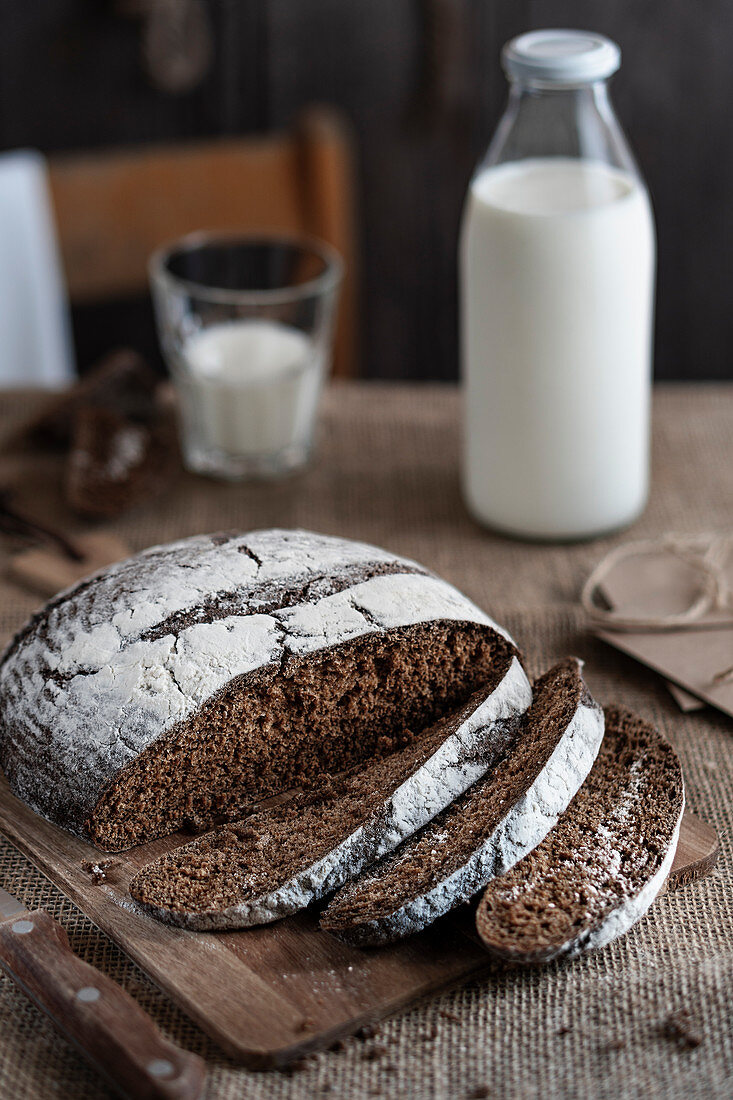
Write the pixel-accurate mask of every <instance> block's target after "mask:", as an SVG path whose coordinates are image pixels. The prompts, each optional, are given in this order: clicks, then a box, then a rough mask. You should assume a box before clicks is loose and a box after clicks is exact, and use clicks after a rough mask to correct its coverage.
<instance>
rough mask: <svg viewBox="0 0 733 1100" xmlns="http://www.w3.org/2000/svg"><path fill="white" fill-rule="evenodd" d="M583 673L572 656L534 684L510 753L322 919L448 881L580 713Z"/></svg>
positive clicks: (369, 916)
mask: <svg viewBox="0 0 733 1100" xmlns="http://www.w3.org/2000/svg"><path fill="white" fill-rule="evenodd" d="M583 687H584V685H583V680H582V677H581V674H580V669H579V666H578V662H577V661H576V660H574V659H569V660H567V661H563V662H562V663H560V664H558V665H556V666H555V667H554V668H552V669H551V670H550V671H549V672H547V673H546V674H545V675H544V676H542V677H541V678H540V679H539V680H538V681H537V682H536V683H535V685H534V688H533V693H534V701H533V703H532V705H531V707H530V708H529V710H528V711H527V714H526V715H525V718H524V723H523V732H522V735H521V737H520V739H519V740H518V741H516V742H514V743H512V744H511V746H510V752H509V755H508V756H507V758H506V759H505V760H504V761H502V762H501V763H499V764H498V765H497V766H496V767H494V768H492V769H491V770H490V772H489V774H488V775H487V777H486V778H485V779H479V780H478V782H477V783H475V784H474V786H473V787H471V788H470V789H469V790H468V791H466V793H465V794H463V795H461V796H460V797H459V798H457V799H456V800H455V801H454V802H453V803H451V805H450V806H448V807H447V809H445V810H443V811H442V813H440V814H438V816H437V817H436V818H435V819H434V820H433V821H432V822H431V823H430V824H429V825H428V826H426V827H425V828H424V829H423V830H422V832H420V833H418V834H416V836H415V837H413V838H412V839H411V840H410V841H408V842H407V843H406V844H405V845H403V846H402V847H401V848H398V849H397V851H396V852H395V853H394V854H393V855H390V856H387V857H385V858H384V859H383V860H381V861H380V862H379V863H378V864H375V865H374V867H372V868H371V869H369V870H367V871H366V872H365V873H364V874H362V875H361V876H360V877H359V878H357V879H354V880H353V881H352V882H351V883H349V884H347V885H346V886H345V887H344V888H343V889H342V890H340V891H339V892H338V893H337V894H336V895H335V897H334V899H333V901H332V902H331V904H330V905H329V906H328V908H327V909H326V910H325V912H324V914H323V916H322V918H321V928H324V929H326V931H329V932H334V933H336V934H337V935H338V934H339V932H343V931H347V932H348V931H349V930H351V929H352V928H354V927H356V926H359V925H362V924H366V923H367V922H371V921H376V920H379V919H380V918H386V917H389V916H390V915H391V914H392V913H395V912H397V911H398V910H399V909H400V908H401V906H403V905H404V904H406V903H408V902H410V901H411V900H412V899H413V898H418V897H421V896H422V895H424V894H426V893H428V892H429V891H430V890H431V889H433V888H434V887H435V886H436V885H437V884H438V883H440V882H442V881H445V880H446V879H447V878H449V876H450V875H452V874H453V873H454V872H456V871H458V870H459V869H460V868H461V867H463V866H464V864H465V863H466V862H467V861H468V860H469V858H470V857H471V855H472V854H473V852H475V851H476V849H477V848H478V847H479V846H480V845H481V843H482V842H483V841H484V839H485V838H486V837H488V836H490V835H491V833H492V832H493V831H494V830H495V829H496V827H497V826H498V824H499V822H500V821H501V820H502V818H504V817H505V815H506V813H507V812H508V810H509V809H510V808H511V807H512V806H513V805H514V804H515V803H516V802H517V801H518V800H519V799H520V798H521V797H522V795H523V794H525V792H526V791H527V790H528V788H529V787H530V786H531V784H532V782H533V781H534V779H535V778H536V776H537V775H538V774H539V772H540V771H541V770H542V769H543V768H544V767H545V765H546V763H547V761H548V760H549V758H550V756H551V755H552V753H553V751H554V749H555V748H556V746H557V744H558V742H559V741H560V739H561V737H562V735H563V734H564V733H565V731H566V729H567V727H568V725H569V724H570V721H571V719H572V717H573V714H574V713H575V711H576V709H577V707H578V705H579V703H580V701H581V695H582V692H583Z"/></svg>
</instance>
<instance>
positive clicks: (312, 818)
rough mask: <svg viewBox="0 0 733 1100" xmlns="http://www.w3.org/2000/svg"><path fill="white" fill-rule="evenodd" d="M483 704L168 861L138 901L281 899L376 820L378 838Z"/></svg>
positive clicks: (484, 748)
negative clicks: (397, 803) (399, 803)
mask: <svg viewBox="0 0 733 1100" xmlns="http://www.w3.org/2000/svg"><path fill="white" fill-rule="evenodd" d="M484 697H485V693H484V691H483V690H482V691H479V692H476V693H475V694H474V695H473V696H472V698H471V699H470V700H469V701H468V702H467V703H466V704H465V705H464V706H463V707H461V708H460V709H459V710H458V711H457V712H453V713H451V714H450V715H449V716H446V717H444V718H442V719H440V720H439V721H438V722H436V723H435V724H434V725H433V726H432V727H430V728H429V729H427V730H425V731H424V732H423V733H422V734H420V735H419V736H418V737H417V738H416V739H415V740H414V741H412V742H410V743H409V744H407V745H405V746H404V747H403V748H401V749H398V750H396V751H395V752H392V753H390V754H389V755H388V756H386V757H384V758H382V759H376V760H374V761H372V762H370V763H367V764H365V765H363V766H360V767H358V768H356V769H354V770H352V771H351V772H348V773H341V774H340V775H336V776H328V775H322V776H317V777H316V782H315V783H314V786H313V789H312V790H311V791H309V792H303V793H301V794H298V795H296V796H294V797H293V798H292V799H290V800H289V801H288V802H287V803H285V804H284V805H281V806H278V807H275V808H273V809H269V810H266V811H263V812H261V813H255V814H252V815H250V816H249V817H248V818H247V819H246V820H244V821H240V822H235V823H232V824H230V825H225V826H223V827H222V828H220V829H217V830H215V831H214V832H213V833H210V834H208V835H207V836H205V837H202V838H201V839H200V840H197V841H194V842H193V843H190V844H187V845H184V846H182V847H180V848H178V849H176V851H174V852H171V853H169V854H167V855H165V856H163V857H162V858H161V859H159V860H156V861H155V862H154V863H151V864H149V865H148V866H147V867H145V868H143V870H142V871H140V872H139V873H138V874H137V875H136V876H135V878H134V879H133V881H132V883H131V884H130V893H131V895H132V897H133V898H135V900H136V901H139V902H140V903H142V904H143V905H145V906H146V907H148V908H149V909H153V910H171V911H173V912H174V913H203V912H210V911H224V910H226V909H228V908H230V907H232V906H234V905H241V904H242V903H243V902H246V901H248V900H251V899H257V898H258V897H262V896H264V895H270V894H272V893H274V892H276V891H277V890H279V889H280V887H281V886H283V884H285V883H287V882H288V881H289V880H291V879H292V878H293V877H294V876H295V875H296V874H298V873H299V872H302V871H303V870H304V869H307V868H308V867H311V866H312V865H313V864H315V863H317V862H318V861H320V860H321V859H323V857H324V856H326V854H327V853H329V852H331V851H333V850H334V849H336V848H337V847H338V845H339V844H341V843H342V842H343V841H344V840H345V839H346V838H347V837H349V836H351V835H352V834H354V833H355V831H356V830H358V829H360V828H361V827H362V826H363V825H364V824H365V823H366V822H367V821H368V820H369V819H370V818H371V817H373V816H374V817H375V820H374V821H373V825H374V827H375V829H374V832H375V835H378V833H379V830H380V825H381V826H382V827H384V825H385V824H386V818H387V811H386V810H385V803H386V802H387V800H388V799H389V798H390V796H391V795H392V794H393V793H394V792H395V791H396V790H397V788H398V787H400V785H401V784H403V783H404V782H405V780H406V779H408V778H409V777H410V776H412V775H414V774H415V772H417V770H418V769H419V768H421V767H422V765H423V764H424V763H425V761H426V760H428V759H429V757H431V756H432V755H433V753H435V752H436V750H438V749H439V748H440V746H441V745H443V744H444V742H445V741H446V739H447V738H449V737H450V736H451V734H453V733H454V732H456V731H457V730H459V729H460V728H461V726H462V724H463V722H464V721H465V720H466V719H467V718H469V716H470V715H471V714H472V713H473V712H475V711H476V710H477V709H478V708H479V706H480V705H481V703H482V702H483V700H484ZM517 731H518V727H517V723H515V722H506V723H502V722H499V723H496V725H495V726H494V728H493V729H492V730H491V731H489V732H488V733H487V735H486V737H485V739H483V741H482V742H481V743H480V745H479V746H477V749H476V752H475V763H476V765H479V766H483V765H488V764H489V763H490V762H491V760H492V759H494V758H495V757H498V758H501V755H503V753H504V752H505V746H506V745H507V744H510V743H513V741H514V740H515V739H516V737H517ZM367 846H368V841H367ZM345 858H347V859H348V856H346V857H345Z"/></svg>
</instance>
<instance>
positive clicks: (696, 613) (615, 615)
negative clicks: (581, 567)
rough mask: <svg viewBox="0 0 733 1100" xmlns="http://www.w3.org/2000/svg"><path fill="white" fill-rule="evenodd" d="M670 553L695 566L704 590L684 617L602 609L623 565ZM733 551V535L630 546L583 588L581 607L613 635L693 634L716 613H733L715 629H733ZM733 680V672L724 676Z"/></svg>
mask: <svg viewBox="0 0 733 1100" xmlns="http://www.w3.org/2000/svg"><path fill="white" fill-rule="evenodd" d="M660 550H662V551H666V552H668V553H670V554H672V555H673V556H674V557H676V558H678V559H679V560H680V561H684V562H685V563H686V564H687V565H690V566H691V567H692V568H693V569H694V570H695V572H696V573H697V575H698V578H699V589H698V593H697V595H696V596H695V598H694V600H693V601H692V603H691V604H690V606H689V607H687V608H685V610H684V611H679V612H670V613H669V614H664V615H662V614H659V615H628V614H626V613H622V612H617V611H614V610H613V609H612V608H611V609H609V608H604V607H602V606H601V605H600V604H599V603H598V602H597V600H596V596H597V594H598V590H599V588H600V586H601V585H602V583H603V581H604V580H605V579H606V577H608V576H609V575H610V573H611V572H612V571H613V570H614V569H615V568H616V567H617V566H618V565H619V563H620V562H622V561H627V560H628V559H629V558H635V557H643V556H644V555H649V554H658V553H659V552H660ZM732 550H733V534H714V533H713V534H704V535H675V534H668V535H664V536H663V537H662V538H659V539H644V540H641V541H638V542H629V543H625V544H624V545H623V546H617V547H616V548H615V549H614V550H611V551H610V552H609V553H608V554H607V555H606V556H605V558H603V560H602V561H600V562H599V563H598V565H597V566H596V567H595V569H594V570H593V572H592V573H591V575H590V576H589V577H588V579H587V581H586V582H585V584H584V585H583V590H582V593H581V597H580V598H581V603H582V605H583V608H584V610H585V612H586V613H587V615H588V616H589V617H590V618H591V619H592V620H593V621H594V622H595V623H596V624H597V625H599V626H603V627H605V628H606V629H609V630H621V631H635V630H685V629H687V630H689V629H694V628H696V627H697V628H699V627H700V625H701V622H700V620H701V619H702V618H703V617H704V616H705V615H707V614H708V613H709V612H711V611H725V610H727V609H730V611H731V615H730V617H729V618H722V619H716V620H715V623H714V624H711V625H715V626H728V625H733V593H731V588H730V585H729V583H728V579H727V577H726V565H727V563H728V560H729V557H730V554H731V551H732ZM720 675H721V677H723V678H725V679H729V678H733V667H731V668H730V669H727V670H726V671H725V673H721V674H720Z"/></svg>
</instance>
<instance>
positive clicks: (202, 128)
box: [0, 0, 733, 378]
mask: <svg viewBox="0 0 733 1100" xmlns="http://www.w3.org/2000/svg"><path fill="white" fill-rule="evenodd" d="M137 2H138V3H140V0H137ZM207 3H208V7H209V10H210V13H211V18H212V24H213V28H214V36H215V63H214V65H213V66H212V68H211V70H210V71H209V73H208V75H207V77H206V78H205V80H204V82H203V83H202V84H201V85H200V86H199V87H198V88H197V89H196V90H194V91H192V92H190V93H187V94H186V95H183V96H170V95H166V94H164V93H161V92H159V91H156V90H155V89H154V88H153V87H151V85H150V82H149V81H148V79H147V77H146V75H145V73H144V71H143V67H142V65H141V62H140V31H141V23H140V19H139V18H138V19H136V18H130V17H129V16H128V17H123V16H121V15H120V14H119V11H120V9H122V8H123V7H124V6H125V5H126V6H127V8H128V9H129V8H130V7H131V6H134V5H133V3H132V0H24V2H19V0H4V2H3V3H2V4H0V146H1V147H3V148H13V147H16V146H29V145H32V146H37V147H40V148H41V149H43V150H45V151H49V152H51V151H56V150H59V149H82V148H89V147H94V146H105V145H121V144H122V145H124V144H134V143H141V142H151V141H158V140H170V139H173V140H178V139H181V140H185V139H186V138H190V137H197V136H201V135H214V134H231V133H238V132H246V131H250V130H261V129H266V128H268V127H271V126H280V125H285V124H287V123H288V122H289V121H290V120H291V119H292V117H293V115H294V114H295V113H296V112H297V110H298V108H299V107H300V106H301V105H302V104H303V103H306V102H309V101H313V100H318V101H325V102H331V103H335V104H338V105H340V106H342V107H343V108H344V109H345V110H346V112H347V113H348V114H349V116H350V117H351V119H352V121H353V124H354V128H355V131H356V135H357V138H358V149H359V176H360V185H361V194H360V206H361V218H360V225H361V239H362V248H363V255H364V291H363V296H364V302H363V307H364V308H363V346H364V349H365V356H364V358H365V372H366V373H367V374H369V375H372V376H386V377H396V378H451V377H454V376H455V373H456V366H457V364H456V358H457V356H456V316H455V315H456V310H455V266H456V260H455V250H456V233H457V227H458V220H459V215H460V209H461V202H462V198H463V195H464V193H465V188H466V184H467V182H468V178H469V176H470V174H471V171H472V168H473V166H474V164H475V162H476V160H477V158H478V157H479V155H480V154H481V152H482V150H483V148H484V147H485V145H486V144H487V142H488V139H489V137H490V134H491V131H492V129H493V127H494V125H495V123H496V120H497V118H498V116H499V114H500V112H501V108H502V103H503V99H504V94H505V85H504V80H503V77H502V74H501V72H500V69H499V65H498V53H499V50H500V47H501V45H502V43H503V42H504V41H505V40H506V39H507V38H508V37H510V36H511V35H513V34H517V33H520V32H521V31H523V30H527V29H530V28H533V27H540V26H581V27H586V28H591V29H597V30H600V31H603V32H605V33H607V34H609V35H611V36H612V37H614V38H615V39H616V40H617V41H619V42H620V44H621V46H622V49H623V52H624V65H623V68H622V70H621V73H620V74H619V76H618V77H617V78H616V80H615V83H614V97H615V101H616V105H617V108H618V112H619V114H620V116H621V118H622V121H623V123H624V126H625V128H626V131H627V133H628V135H629V137H630V139H631V142H632V144H633V146H634V148H635V150H636V153H637V156H638V159H639V161H640V163H641V166H642V169H643V171H644V173H645V175H646V178H647V180H648V182H649V185H650V188H651V192H652V196H653V200H654V204H655V208H656V214H657V224H658V235H659V295H658V324H657V374H658V376H660V377H665V378H686V377H695V378H725V377H733V358H732V357H731V355H730V349H731V344H732V343H733V341H732V340H731V337H732V336H733V301H732V300H731V298H732V296H733V280H732V279H731V255H732V254H733V132H732V131H731V118H730V105H731V102H732V101H733V66H732V65H731V64H730V55H731V49H732V48H733V4H731V2H730V0H705V2H704V3H698V4H692V3H690V2H689V0H647V2H645V3H643V4H642V3H631V2H622V0H207ZM456 13H457V14H458V16H459V17H460V18H458V19H456V18H454V16H455V15H456ZM75 326H76V333H77V340H78V345H79V351H80V359H81V361H82V363H85V362H87V361H89V360H90V359H91V358H93V357H94V356H95V355H96V354H98V353H99V352H101V351H103V350H105V348H106V347H108V346H109V345H110V344H111V343H114V342H119V341H120V340H124V339H125V338H127V339H128V340H133V341H134V342H136V343H138V344H140V345H142V346H143V347H146V346H152V342H153V337H152V329H151V321H150V313H149V308H148V306H147V304H146V303H140V302H131V303H120V304H119V305H117V306H115V307H106V308H105V309H99V308H87V309H85V310H84V311H81V312H79V313H78V314H77V316H76V319H75Z"/></svg>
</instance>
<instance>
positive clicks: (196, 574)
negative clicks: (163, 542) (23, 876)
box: [0, 530, 513, 848]
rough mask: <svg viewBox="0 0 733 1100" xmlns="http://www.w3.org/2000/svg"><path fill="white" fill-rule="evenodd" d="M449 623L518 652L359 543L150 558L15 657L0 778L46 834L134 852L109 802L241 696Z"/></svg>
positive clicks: (223, 545) (2, 681)
mask: <svg viewBox="0 0 733 1100" xmlns="http://www.w3.org/2000/svg"><path fill="white" fill-rule="evenodd" d="M441 622H442V623H445V622H457V623H466V624H476V626H477V627H479V628H481V629H484V630H485V631H486V633H487V635H489V634H490V635H491V636H493V637H496V638H498V639H502V640H504V641H505V643H506V645H507V646H508V647H510V648H511V649H513V644H512V643H511V640H510V639H509V638H508V635H506V633H505V632H504V631H502V630H501V628H500V627H498V626H496V624H494V623H493V622H492V621H491V619H489V618H488V616H486V615H485V614H484V613H483V612H482V611H480V610H479V609H478V608H477V607H476V606H475V605H474V604H472V603H471V602H470V601H469V600H467V599H466V598H465V597H464V596H462V595H461V594H460V593H459V592H458V591H457V590H456V589H454V588H453V587H452V586H451V585H448V584H446V583H445V582H444V581H441V580H439V579H438V578H436V577H434V576H432V575H431V574H429V573H427V572H426V571H425V570H424V569H422V568H421V567H420V566H419V565H417V564H416V563H414V562H411V561H408V560H406V559H401V558H398V557H395V556H394V555H392V554H390V553H388V552H387V551H384V550H380V549H378V548H376V547H372V546H368V545H366V544H364V543H358V542H351V541H349V540H345V539H338V538H332V537H328V536H324V535H315V534H311V533H309V532H304V531H283V530H266V531H255V532H252V533H249V534H231V533H229V534H219V535H206V536H197V537H195V538H192V539H186V540H183V541H181V542H177V543H171V544H169V545H167V546H159V547H153V548H152V549H149V550H146V551H144V552H143V553H141V554H138V555H137V556H136V557H134V558H131V559H130V560H128V561H125V562H121V563H119V564H118V565H115V566H113V567H111V568H109V569H106V570H104V571H103V572H101V573H99V574H97V575H95V576H94V577H91V578H89V579H87V580H85V581H83V582H81V583H80V584H78V585H76V586H75V587H74V588H72V589H70V590H69V591H67V592H65V593H62V594H61V595H60V596H58V597H56V598H55V599H54V600H52V601H51V602H50V603H49V604H48V605H47V606H46V607H45V608H44V609H43V610H42V611H41V612H39V613H38V614H37V615H36V616H34V618H33V619H32V620H31V621H30V622H29V623H28V624H27V625H26V626H25V627H24V628H23V629H22V630H21V631H20V632H19V633H18V635H17V636H16V637H15V639H14V640H13V641H12V642H11V644H10V645H9V647H8V649H7V650H6V652H5V654H4V656H3V659H2V663H1V665H0V721H1V726H0V764H2V767H3V770H4V771H5V773H6V775H7V777H8V779H9V782H10V784H11V787H12V789H13V790H14V792H15V793H16V794H18V795H19V796H20V797H21V798H23V799H24V800H25V801H26V802H27V803H29V804H30V805H31V806H32V807H33V808H34V809H35V810H37V811H38V812H40V813H41V814H43V815H44V816H46V817H47V818H49V819H50V820H51V821H54V822H56V823H58V824H60V825H63V826H64V827H66V828H69V829H71V830H73V831H75V832H77V833H80V834H82V835H84V833H86V834H87V835H92V836H93V837H94V839H96V840H97V842H98V843H100V844H102V845H103V846H107V847H110V848H120V847H124V846H129V844H130V843H137V842H139V840H141V839H145V837H144V836H140V835H137V834H134V835H133V834H132V833H130V834H129V835H127V834H126V833H125V832H124V830H122V831H121V833H120V835H119V836H117V835H116V834H114V831H113V830H111V828H110V826H109V820H108V821H107V823H106V825H105V828H106V829H107V833H104V832H103V831H102V830H101V827H100V829H99V830H98V831H97V832H96V833H95V820H94V814H95V810H96V808H97V806H98V804H99V803H100V800H101V799H102V797H103V796H104V797H105V798H106V799H107V800H108V804H107V805H106V808H105V813H106V814H107V819H109V818H110V814H111V815H114V813H115V812H117V811H116V809H115V803H114V797H113V796H114V788H115V784H116V783H117V781H118V780H119V779H120V777H122V776H124V775H125V774H127V772H128V771H129V769H130V768H134V767H135V765H136V762H137V761H139V760H140V759H141V758H142V757H143V756H144V754H145V753H146V751H151V747H152V746H155V745H157V744H159V743H162V741H163V740H165V739H169V740H170V742H171V744H173V743H174V742H175V736H176V733H177V731H179V730H181V729H183V728H185V726H186V723H187V722H189V721H190V720H193V719H194V718H195V716H196V715H197V714H198V713H200V712H201V711H202V709H203V708H205V707H207V706H210V705H211V703H212V700H216V699H217V698H219V697H220V696H222V695H223V694H225V693H226V691H227V690H228V689H229V688H230V686H231V685H232V684H233V683H235V684H238V685H242V686H243V687H246V685H247V684H249V683H251V682H254V681H255V680H256V678H257V677H258V676H260V677H261V676H263V675H265V674H267V675H270V676H272V675H273V674H274V675H280V673H281V672H283V671H284V670H286V668H287V666H288V662H291V661H297V660H298V659H301V658H306V659H307V658H309V657H310V656H311V655H313V654H318V653H319V652H323V651H328V650H333V649H337V648H338V647H339V646H344V645H348V644H349V643H352V642H354V641H355V640H358V639H366V638H370V637H371V638H379V637H383V636H386V635H388V634H389V633H390V632H394V631H399V630H400V629H403V628H411V627H413V626H416V625H417V624H431V623H441ZM174 748H175V746H174ZM172 751H173V750H172ZM173 827H174V828H175V827H177V825H174V826H173ZM164 831H165V830H164ZM168 831H170V830H168ZM158 835H160V830H159V831H158Z"/></svg>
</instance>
